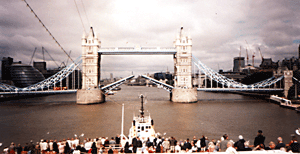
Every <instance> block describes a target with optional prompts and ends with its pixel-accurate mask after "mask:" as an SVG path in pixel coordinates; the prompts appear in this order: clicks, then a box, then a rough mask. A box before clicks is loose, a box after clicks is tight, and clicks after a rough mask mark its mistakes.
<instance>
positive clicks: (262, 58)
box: [258, 47, 264, 61]
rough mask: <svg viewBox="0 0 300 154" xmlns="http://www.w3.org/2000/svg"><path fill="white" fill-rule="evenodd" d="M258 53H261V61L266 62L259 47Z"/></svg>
mask: <svg viewBox="0 0 300 154" xmlns="http://www.w3.org/2000/svg"><path fill="white" fill-rule="evenodd" d="M258 51H259V53H260V57H261V60H262V61H263V60H264V57H263V55H262V53H261V51H260V48H259V47H258Z"/></svg>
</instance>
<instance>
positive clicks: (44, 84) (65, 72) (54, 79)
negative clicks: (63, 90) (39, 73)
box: [19, 56, 82, 91]
mask: <svg viewBox="0 0 300 154" xmlns="http://www.w3.org/2000/svg"><path fill="white" fill-rule="evenodd" d="M81 62H82V59H81V56H79V57H78V58H77V59H76V60H75V61H74V63H72V64H70V65H69V66H67V67H65V68H63V69H62V70H61V71H59V72H58V73H56V74H54V75H52V76H51V77H50V78H47V79H45V80H43V81H41V82H39V83H36V84H34V85H31V86H28V87H25V88H20V89H19V91H33V90H35V91H37V90H43V89H44V88H49V87H51V86H54V85H55V84H56V83H58V82H60V81H62V80H63V79H65V78H66V77H68V76H69V75H70V74H71V73H72V72H73V71H74V70H75V69H76V68H77V67H78V66H79V65H80V64H81Z"/></svg>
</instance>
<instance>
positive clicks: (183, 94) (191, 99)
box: [170, 88, 198, 103]
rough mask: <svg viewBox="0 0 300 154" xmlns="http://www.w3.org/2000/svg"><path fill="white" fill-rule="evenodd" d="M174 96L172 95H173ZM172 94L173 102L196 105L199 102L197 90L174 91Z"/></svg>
mask: <svg viewBox="0 0 300 154" xmlns="http://www.w3.org/2000/svg"><path fill="white" fill-rule="evenodd" d="M171 94H172V95H171ZM171 94H170V96H171V100H172V102H179V103H195V102H197V101H198V98H197V89H195V88H193V89H181V88H180V89H176V88H174V89H172V93H171Z"/></svg>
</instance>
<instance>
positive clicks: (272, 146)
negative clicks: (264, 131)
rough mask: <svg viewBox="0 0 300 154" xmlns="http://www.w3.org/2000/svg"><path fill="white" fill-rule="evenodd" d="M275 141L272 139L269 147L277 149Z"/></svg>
mask: <svg viewBox="0 0 300 154" xmlns="http://www.w3.org/2000/svg"><path fill="white" fill-rule="evenodd" d="M275 146H276V145H275V143H274V142H273V141H271V142H270V143H269V147H270V148H271V149H275Z"/></svg>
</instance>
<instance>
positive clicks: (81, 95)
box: [77, 27, 105, 104]
mask: <svg viewBox="0 0 300 154" xmlns="http://www.w3.org/2000/svg"><path fill="white" fill-rule="evenodd" d="M81 46H82V89H80V90H78V91H77V104H93V103H101V102H104V101H105V95H104V94H103V93H102V91H101V89H100V60H101V56H100V55H99V53H98V50H99V48H100V46H101V41H99V40H98V37H97V35H95V32H94V29H93V27H91V28H90V32H89V34H88V36H86V34H85V33H84V34H83V36H82V42H81Z"/></svg>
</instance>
